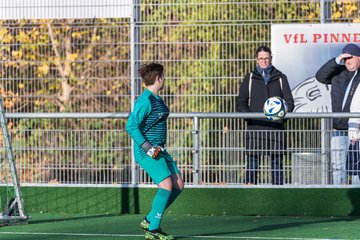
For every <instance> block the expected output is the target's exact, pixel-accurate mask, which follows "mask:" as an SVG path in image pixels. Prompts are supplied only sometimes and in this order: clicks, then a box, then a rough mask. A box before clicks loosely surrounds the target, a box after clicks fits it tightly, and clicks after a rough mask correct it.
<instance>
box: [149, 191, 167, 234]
mask: <svg viewBox="0 0 360 240" xmlns="http://www.w3.org/2000/svg"><path fill="white" fill-rule="evenodd" d="M170 194H171V192H170V191H168V190H166V189H163V188H159V190H158V191H157V193H156V195H155V197H154V200H153V204H152V209H151V211H150V213H149V214H148V215H147V217H146V219H147V220H148V221H150V227H149V230H155V229H158V228H160V223H161V219H162V216H163V214H164V212H165V208H166V205H167V203H168V201H169V198H170Z"/></svg>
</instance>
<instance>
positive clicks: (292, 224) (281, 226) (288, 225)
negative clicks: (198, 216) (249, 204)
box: [176, 217, 360, 239]
mask: <svg viewBox="0 0 360 240" xmlns="http://www.w3.org/2000/svg"><path fill="white" fill-rule="evenodd" d="M264 218H266V217H264ZM255 219H256V218H255ZM260 219H263V218H262V217H260ZM358 219H360V217H336V218H329V219H326V220H308V221H306V220H301V219H299V220H301V221H299V222H289V223H281V224H266V223H265V222H264V223H263V224H264V225H265V226H259V227H255V228H252V229H248V230H239V231H222V232H216V231H213V232H211V233H202V234H201V236H217V235H218V236H224V235H227V234H241V233H252V232H261V231H264V232H266V231H271V230H277V229H286V228H294V227H300V226H303V225H309V224H317V223H332V222H341V221H348V222H350V221H355V220H358ZM252 221H254V219H253V220H252ZM240 224H241V223H240ZM240 224H239V228H241V225H240ZM188 238H190V236H177V237H176V239H188Z"/></svg>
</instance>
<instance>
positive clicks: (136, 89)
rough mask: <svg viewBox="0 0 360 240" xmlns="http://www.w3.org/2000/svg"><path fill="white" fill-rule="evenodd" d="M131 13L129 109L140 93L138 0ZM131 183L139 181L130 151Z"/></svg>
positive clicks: (132, 106) (139, 18) (132, 146)
mask: <svg viewBox="0 0 360 240" xmlns="http://www.w3.org/2000/svg"><path fill="white" fill-rule="evenodd" d="M132 7H133V14H132V17H131V22H130V34H131V38H130V49H131V51H130V54H131V56H130V58H131V61H130V62H131V73H130V74H131V76H130V78H131V111H132V110H133V109H134V106H135V100H136V98H135V97H136V96H138V95H139V94H140V91H141V81H140V80H139V77H138V73H137V69H138V68H139V66H140V60H141V49H140V48H141V47H140V43H141V39H140V36H141V35H140V27H139V26H138V25H139V23H140V21H141V13H140V0H134V1H133V6H132ZM131 149H134V141H133V140H132V141H131ZM131 152H132V154H131V158H132V161H131V176H132V177H131V183H132V184H137V183H139V173H138V171H137V170H138V169H137V165H136V163H135V158H134V153H133V151H131Z"/></svg>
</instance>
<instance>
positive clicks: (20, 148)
mask: <svg viewBox="0 0 360 240" xmlns="http://www.w3.org/2000/svg"><path fill="white" fill-rule="evenodd" d="M6 116H7V118H8V121H9V124H10V125H11V124H13V125H14V126H15V125H16V127H11V126H10V133H11V139H12V144H13V150H14V155H15V159H16V161H17V167H18V171H19V177H20V181H21V183H22V184H25V185H46V186H62V185H66V186H68V185H69V186H70V185H71V186H73V185H96V186H100V185H101V186H114V185H120V184H121V185H129V186H135V185H144V186H153V183H152V181H151V179H150V178H149V177H148V176H147V174H146V173H145V172H144V171H143V170H142V169H141V168H140V167H139V166H138V165H137V164H136V163H135V162H134V159H133V157H132V146H131V145H132V144H131V139H130V137H129V135H128V134H127V133H126V132H125V130H124V129H125V127H124V126H125V123H126V119H127V117H128V113H57V114H53V113H51V114H45V113H31V114H28V113H18V114H16V113H9V114H6ZM338 117H339V118H349V117H359V118H360V113H289V114H288V115H287V116H286V119H287V122H286V130H285V131H284V132H283V133H285V135H276V134H277V132H276V131H253V132H251V134H253V135H254V136H255V139H256V141H259V142H261V141H265V142H266V141H267V140H269V139H268V138H273V139H272V140H274V141H275V142H277V141H278V140H279V139H280V138H283V139H281V141H283V142H284V143H285V144H286V145H287V148H284V149H283V148H278V146H276V143H275V144H274V145H273V146H272V145H271V144H273V143H268V144H270V145H268V146H266V147H264V148H262V147H260V148H258V149H247V147H246V135H247V134H248V133H249V132H248V131H247V129H246V124H245V120H244V119H249V118H264V116H263V114H262V113H173V114H170V118H169V124H168V125H169V128H168V145H167V149H168V151H169V152H170V153H171V154H172V155H173V157H174V159H175V160H176V161H177V163H178V166H179V168H180V170H181V173H182V176H183V178H184V181H185V183H186V185H188V186H193V187H258V186H261V187H273V186H274V184H279V183H277V182H276V181H275V182H274V180H275V178H279V176H280V175H281V176H282V178H283V180H282V181H283V182H282V183H281V184H282V185H283V186H286V187H296V186H300V187H304V186H310V187H311V186H327V187H328V186H332V187H339V186H349V187H354V186H356V185H351V184H354V183H356V182H357V178H358V177H357V176H356V175H355V176H354V175H353V174H349V172H348V169H347V168H346V166H345V165H344V161H346V159H343V167H342V168H341V169H337V168H338V167H337V166H335V165H334V162H333V161H332V159H333V158H334V157H332V154H337V153H338V154H340V155H341V154H342V155H343V156H345V155H346V154H348V151H347V150H346V149H337V148H336V149H334V148H333V147H331V139H332V136H333V133H334V130H333V129H332V128H331V119H332V118H338ZM32 121H40V122H42V121H47V124H48V125H49V121H57V123H59V122H58V121H67V123H68V125H64V126H65V127H64V128H63V129H42V128H41V127H35V128H31V127H30V126H35V125H34V124H32ZM83 121H87V122H88V125H87V126H86V127H82V128H79V124H72V123H74V122H83ZM108 121H117V122H121V124H119V127H118V128H114V129H109V128H105V127H104V126H105V125H106V123H107V122H108ZM179 121H181V122H182V123H181V124H179ZM20 122H21V123H20ZM30 122H31V123H30ZM48 125H47V126H48ZM58 125H62V124H58ZM346 132H347V131H343V133H344V134H346ZM274 134H275V135H274ZM270 142H271V141H270ZM1 148H4V146H3V144H2V145H1ZM3 153H4V151H3ZM253 155H256V156H257V155H259V157H258V165H257V166H255V168H254V169H253V170H254V171H255V170H256V172H257V178H256V184H254V183H253V182H251V181H250V184H249V179H248V178H249V177H247V172H248V174H249V169H250V170H251V166H249V160H247V159H248V156H253ZM273 156H281V158H282V161H281V162H282V165H283V166H282V167H280V168H279V167H276V166H275V167H274V166H272V165H274V164H275V165H276V164H277V163H276V162H274V161H273V160H272V158H273ZM2 157H3V158H4V155H2ZM345 158H346V157H345ZM345 164H346V163H345ZM3 167H4V166H3ZM334 167H335V168H334ZM338 173H339V174H343V175H345V177H346V181H345V182H344V183H343V184H339V183H337V181H335V179H334V176H335V175H336V174H338ZM279 174H280V175H279ZM355 180H356V181H355Z"/></svg>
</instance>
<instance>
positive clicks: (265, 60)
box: [258, 57, 271, 62]
mask: <svg viewBox="0 0 360 240" xmlns="http://www.w3.org/2000/svg"><path fill="white" fill-rule="evenodd" d="M270 59H271V57H266V58H258V60H259V61H264V62H267V61H270Z"/></svg>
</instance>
